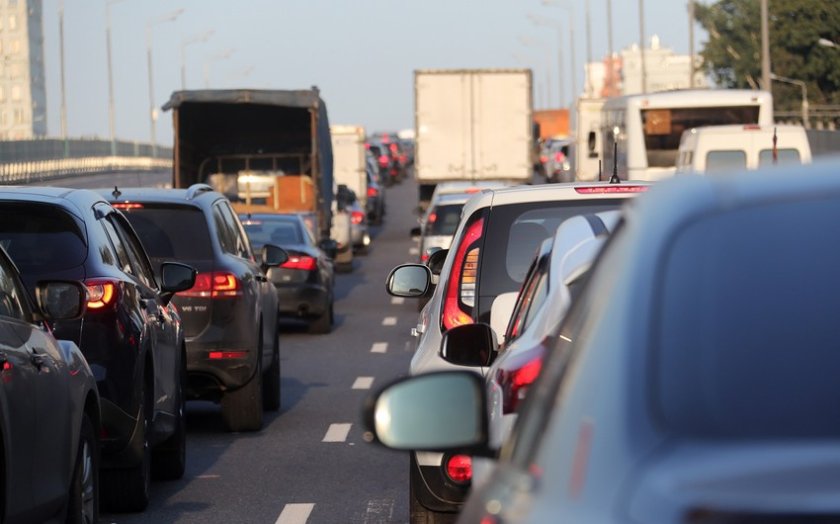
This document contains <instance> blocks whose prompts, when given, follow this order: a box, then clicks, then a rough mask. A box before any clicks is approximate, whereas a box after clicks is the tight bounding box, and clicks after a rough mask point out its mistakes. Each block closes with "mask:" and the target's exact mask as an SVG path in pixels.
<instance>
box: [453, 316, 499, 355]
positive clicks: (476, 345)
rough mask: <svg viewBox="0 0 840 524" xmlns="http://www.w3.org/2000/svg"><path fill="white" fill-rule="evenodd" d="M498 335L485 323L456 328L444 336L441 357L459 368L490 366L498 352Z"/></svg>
mask: <svg viewBox="0 0 840 524" xmlns="http://www.w3.org/2000/svg"><path fill="white" fill-rule="evenodd" d="M498 347H499V345H498V343H497V342H496V333H495V332H494V331H493V328H491V327H490V326H489V325H487V324H484V323H481V322H479V323H477V324H464V325H462V326H456V327H454V328H452V329H450V330H449V331H447V332H446V333H444V334H443V339H442V340H441V342H440V356H441V357H443V359H444V360H445V361H447V362H449V363H450V364H456V365H458V366H489V365H490V364H492V363H493V360H494V359H495V358H496V353H497V350H498Z"/></svg>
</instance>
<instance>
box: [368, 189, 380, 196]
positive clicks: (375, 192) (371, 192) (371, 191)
mask: <svg viewBox="0 0 840 524" xmlns="http://www.w3.org/2000/svg"><path fill="white" fill-rule="evenodd" d="M377 195H379V190H378V189H376V188H375V187H369V188H368V190H367V196H369V197H375V196H377Z"/></svg>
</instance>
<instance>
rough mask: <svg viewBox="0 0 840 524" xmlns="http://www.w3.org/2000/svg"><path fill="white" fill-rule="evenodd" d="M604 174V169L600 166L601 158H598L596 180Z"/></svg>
mask: <svg viewBox="0 0 840 524" xmlns="http://www.w3.org/2000/svg"><path fill="white" fill-rule="evenodd" d="M603 175H604V169H603V168H602V167H601V159H600V158H599V159H598V180H601V177H602V176H603Z"/></svg>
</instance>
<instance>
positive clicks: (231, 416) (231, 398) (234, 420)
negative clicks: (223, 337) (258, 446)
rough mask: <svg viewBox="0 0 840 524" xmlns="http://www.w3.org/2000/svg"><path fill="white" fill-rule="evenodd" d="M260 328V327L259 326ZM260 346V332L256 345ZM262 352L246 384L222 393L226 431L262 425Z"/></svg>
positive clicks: (237, 430) (240, 430)
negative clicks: (254, 370)
mask: <svg viewBox="0 0 840 524" xmlns="http://www.w3.org/2000/svg"><path fill="white" fill-rule="evenodd" d="M260 330H262V328H260ZM257 347H259V348H262V334H260V341H259V344H258V346H257ZM262 404H263V392H262V352H261V351H260V354H259V355H258V356H257V371H256V373H254V376H252V377H251V380H249V381H248V383H247V384H245V385H244V386H242V387H241V388H239V389H235V390H233V391H227V392H225V394H224V395H222V421H223V422H224V424H225V427H226V428H227V430H228V431H231V432H242V431H259V430H260V429H262V425H263V405H262Z"/></svg>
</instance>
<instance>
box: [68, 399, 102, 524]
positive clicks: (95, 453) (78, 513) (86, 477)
mask: <svg viewBox="0 0 840 524" xmlns="http://www.w3.org/2000/svg"><path fill="white" fill-rule="evenodd" d="M97 522H99V442H98V441H97V439H96V431H94V428H93V423H92V422H91V421H90V417H88V415H87V413H85V414H84V415H82V427H81V431H80V434H79V449H78V451H76V465H75V466H74V468H73V480H72V482H71V484H70V493H69V495H68V499H67V524H96V523H97Z"/></svg>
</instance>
